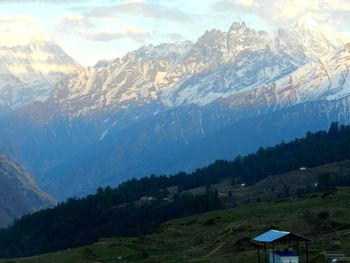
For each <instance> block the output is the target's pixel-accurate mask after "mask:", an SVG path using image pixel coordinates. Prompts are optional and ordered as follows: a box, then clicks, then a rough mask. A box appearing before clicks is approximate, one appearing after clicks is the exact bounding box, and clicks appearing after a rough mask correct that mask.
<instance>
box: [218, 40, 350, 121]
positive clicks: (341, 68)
mask: <svg viewBox="0 0 350 263" xmlns="http://www.w3.org/2000/svg"><path fill="white" fill-rule="evenodd" d="M349 95H350V44H346V45H344V46H342V47H341V48H338V49H336V50H335V51H333V52H332V53H331V54H329V55H327V56H324V57H322V58H320V59H319V60H318V61H311V62H310V63H308V64H306V65H305V66H303V67H301V68H300V69H298V70H296V71H295V72H293V73H292V74H290V75H288V76H286V77H284V78H282V79H280V80H278V81H276V82H274V83H272V84H269V85H265V86H262V87H258V88H256V89H252V90H248V91H244V92H241V93H238V94H235V95H232V96H229V97H227V98H226V99H222V100H220V101H219V103H220V104H223V105H226V106H228V107H229V108H230V109H231V110H235V111H242V110H243V111H244V112H246V111H252V109H255V115H256V114H259V113H267V112H272V111H276V110H280V109H283V108H287V107H290V106H294V105H297V104H300V103H305V102H312V101H322V100H323V101H325V100H327V101H332V100H338V99H341V98H343V97H347V96H349ZM255 115H254V116H255Z"/></svg>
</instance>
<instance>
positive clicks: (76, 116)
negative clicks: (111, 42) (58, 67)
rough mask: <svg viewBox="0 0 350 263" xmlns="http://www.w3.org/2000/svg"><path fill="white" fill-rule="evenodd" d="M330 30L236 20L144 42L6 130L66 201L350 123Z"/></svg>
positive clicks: (347, 56) (342, 67)
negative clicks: (193, 35) (173, 39)
mask: <svg viewBox="0 0 350 263" xmlns="http://www.w3.org/2000/svg"><path fill="white" fill-rule="evenodd" d="M327 32H329V28H328V27H326V26H323V25H318V24H317V23H316V22H315V21H313V20H312V19H310V18H307V17H303V18H301V19H299V20H298V21H297V22H296V23H295V24H294V25H292V26H291V27H290V28H286V29H280V30H278V31H276V32H261V31H256V30H254V29H251V28H248V27H247V26H246V25H245V24H244V23H234V24H233V25H232V26H231V28H230V29H229V30H228V32H222V31H219V30H212V31H207V32H205V33H204V34H203V36H202V37H200V38H199V39H198V40H197V41H196V42H194V43H192V42H189V41H185V42H182V43H174V44H162V45H159V46H152V45H150V46H144V47H142V48H140V49H138V50H136V51H134V52H130V53H128V54H127V55H125V56H124V57H122V58H118V59H115V60H113V61H101V62H99V63H98V64H96V65H95V66H94V67H88V68H86V69H82V70H80V71H77V72H75V73H73V74H71V75H69V76H68V77H67V78H65V79H63V80H62V81H61V82H59V83H58V85H57V86H56V87H55V88H54V89H53V90H52V94H51V95H50V96H49V98H48V99H47V100H44V101H41V102H35V103H32V104H30V105H28V106H25V107H23V108H20V109H18V110H17V111H15V112H12V113H9V114H7V115H6V116H5V117H4V118H3V119H2V120H1V121H0V129H2V130H3V131H4V132H5V133H6V136H7V138H9V141H12V142H16V143H15V144H16V147H17V148H16V149H17V150H18V151H19V152H20V154H21V157H23V159H24V160H25V161H24V162H21V163H23V164H25V166H26V167H27V168H28V169H30V171H31V172H33V174H34V175H35V176H36V177H35V179H36V181H37V182H38V183H39V185H40V186H41V187H43V189H45V190H46V191H48V192H49V193H50V194H52V195H54V196H55V197H56V198H57V199H60V200H61V199H65V198H67V197H70V196H74V195H83V194H86V193H91V192H93V191H95V189H96V188H97V187H98V186H105V185H116V184H118V183H119V182H121V181H122V180H125V179H127V178H130V177H140V176H146V175H149V174H151V173H155V174H160V173H172V172H177V171H178V170H187V171H188V170H192V169H195V168H196V167H198V166H202V165H205V164H207V163H209V162H212V161H213V160H215V159H217V158H230V159H231V158H233V157H234V156H235V155H237V154H243V153H247V152H249V151H253V150H255V149H256V148H258V147H259V146H267V145H271V144H275V143H278V142H280V141H281V140H283V139H284V140H288V139H293V138H294V137H296V136H299V135H303V134H304V133H305V132H306V131H308V130H313V131H314V130H316V129H320V128H322V129H323V128H327V127H328V126H329V124H330V122H332V121H339V122H343V123H349V120H350V114H349V112H350V111H349V106H348V98H349V94H350V73H349V68H350V46H349V44H346V43H345V41H343V40H342V38H341V37H340V35H338V34H337V33H336V32H334V34H332V37H330V35H329V34H327ZM0 106H1V104H0ZM0 109H1V107H0ZM3 110H4V111H6V108H5V109H3ZM16 160H18V159H16ZM67 182H69V184H68V185H67Z"/></svg>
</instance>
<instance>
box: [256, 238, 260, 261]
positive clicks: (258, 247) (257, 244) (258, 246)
mask: <svg viewBox="0 0 350 263" xmlns="http://www.w3.org/2000/svg"><path fill="white" fill-rule="evenodd" d="M256 247H257V249H258V263H260V244H259V242H256Z"/></svg>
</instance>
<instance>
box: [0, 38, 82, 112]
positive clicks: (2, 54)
mask: <svg viewBox="0 0 350 263" xmlns="http://www.w3.org/2000/svg"><path fill="white" fill-rule="evenodd" d="M80 69H81V66H80V65H79V64H78V63H77V62H76V61H74V60H73V59H72V58H71V57H69V56H68V55H67V54H66V53H65V52H64V51H63V50H62V49H61V48H60V47H59V46H58V45H57V44H56V43H55V42H53V41H43V42H33V43H31V44H29V45H25V46H14V47H0V102H1V104H3V105H6V106H7V107H8V108H10V109H12V110H13V109H17V108H19V107H21V106H23V105H26V104H29V103H31V102H32V101H34V100H41V101H43V100H45V99H47V98H48V97H49V95H50V93H51V91H52V89H53V87H54V85H56V84H57V83H58V82H59V81H61V80H62V79H63V78H64V77H66V76H67V75H68V74H70V73H72V72H74V71H77V70H80Z"/></svg>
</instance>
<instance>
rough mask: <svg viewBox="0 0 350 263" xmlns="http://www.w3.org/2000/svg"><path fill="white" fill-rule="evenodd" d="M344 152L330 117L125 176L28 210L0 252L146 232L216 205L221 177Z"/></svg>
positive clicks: (6, 234) (341, 134)
mask: <svg viewBox="0 0 350 263" xmlns="http://www.w3.org/2000/svg"><path fill="white" fill-rule="evenodd" d="M349 158H350V126H344V125H341V126H339V125H338V124H337V123H333V124H332V125H331V126H330V128H329V130H328V131H320V132H317V133H310V132H309V133H307V134H306V137H305V138H302V139H296V140H294V141H292V142H290V143H281V144H279V145H277V146H274V147H268V148H265V149H264V148H260V149H259V150H258V151H257V152H256V153H254V154H249V155H247V156H244V157H241V156H238V157H237V158H235V159H234V160H233V161H225V160H221V161H216V162H215V163H213V164H211V165H209V166H207V167H205V168H202V169H197V170H195V171H194V172H193V173H185V172H179V173H178V174H176V175H173V176H159V177H157V176H154V175H152V176H150V177H144V178H141V179H138V180H137V179H132V180H129V181H126V182H124V183H122V184H120V185H119V186H118V187H117V188H115V189H112V188H110V187H107V188H105V189H102V188H99V189H98V191H97V193H96V194H95V195H90V196H87V197H85V198H82V199H69V200H68V201H67V202H64V203H61V204H59V205H58V206H57V207H55V208H53V209H48V210H43V211H39V212H36V213H34V214H32V215H27V216H25V217H23V218H22V219H21V220H18V221H16V222H15V223H14V224H13V225H12V226H11V227H9V228H7V229H4V230H1V231H0V256H3V257H13V256H26V255H33V254H39V253H43V252H47V251H54V250H58V249H64V248H68V247H74V246H80V245H85V244H89V243H91V242H94V241H96V240H97V239H98V238H100V237H104V236H137V235H141V234H146V233H150V232H152V231H154V230H155V229H156V228H157V226H159V224H160V223H162V222H164V221H166V220H169V219H172V218H177V217H181V216H186V215H191V214H195V213H200V212H206V211H210V210H213V209H217V208H218V207H219V200H218V193H217V192H215V191H210V190H209V189H210V185H211V184H215V183H218V182H219V181H220V179H221V178H224V177H232V182H233V183H234V184H236V183H246V184H254V183H256V182H258V181H260V180H262V179H264V178H265V177H267V176H269V175H276V174H280V173H284V172H288V171H291V170H296V169H299V168H300V167H304V166H305V167H315V166H318V165H322V164H326V163H330V162H334V161H342V160H346V159H349ZM171 186H175V187H177V189H178V192H179V194H175V195H173V196H170V195H169V193H168V190H167V188H168V187H171ZM198 186H207V191H206V193H205V194H203V195H199V196H194V195H192V194H189V193H186V192H185V193H184V194H181V192H182V191H184V190H188V189H191V188H194V187H198ZM143 196H152V197H154V199H155V200H154V201H152V202H151V203H149V204H147V205H146V204H144V205H138V202H135V201H137V200H139V199H140V198H141V197H143ZM168 197H171V201H169V200H167V198H168ZM164 199H165V200H164Z"/></svg>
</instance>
